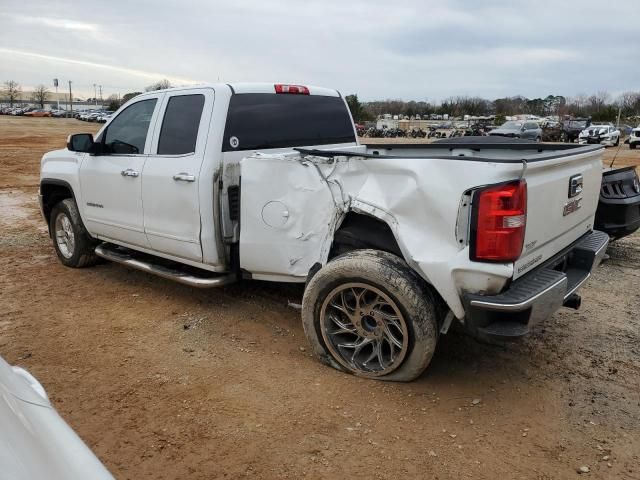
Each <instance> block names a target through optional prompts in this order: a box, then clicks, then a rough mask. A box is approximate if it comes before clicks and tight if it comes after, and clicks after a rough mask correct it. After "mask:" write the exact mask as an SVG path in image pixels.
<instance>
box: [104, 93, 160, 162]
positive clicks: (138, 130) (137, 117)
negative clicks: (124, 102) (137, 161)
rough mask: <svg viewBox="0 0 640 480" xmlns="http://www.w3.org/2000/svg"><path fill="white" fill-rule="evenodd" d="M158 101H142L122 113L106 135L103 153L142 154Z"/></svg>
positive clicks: (110, 125)
mask: <svg viewBox="0 0 640 480" xmlns="http://www.w3.org/2000/svg"><path fill="white" fill-rule="evenodd" d="M156 101H157V100H156V99H155V98H150V99H149V100H141V101H139V102H136V103H134V104H133V105H130V106H129V107H127V108H126V109H125V110H123V111H122V112H120V113H119V114H118V116H117V117H116V118H114V119H113V121H112V122H111V123H110V124H109V126H108V127H107V130H106V132H105V135H104V141H103V144H102V145H103V153H106V154H142V153H144V144H145V142H146V141H147V134H148V133H149V124H150V123H151V116H152V115H153V110H154V108H155V106H156Z"/></svg>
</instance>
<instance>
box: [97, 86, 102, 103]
mask: <svg viewBox="0 0 640 480" xmlns="http://www.w3.org/2000/svg"><path fill="white" fill-rule="evenodd" d="M98 88H100V105H102V104H103V101H102V85H98Z"/></svg>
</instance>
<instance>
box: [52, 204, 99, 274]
mask: <svg viewBox="0 0 640 480" xmlns="http://www.w3.org/2000/svg"><path fill="white" fill-rule="evenodd" d="M49 222H50V223H49V228H50V232H51V238H52V239H53V247H54V248H55V250H56V254H57V255H58V258H59V259H60V262H62V264H63V265H65V266H67V267H72V268H84V267H89V266H91V265H94V264H95V263H96V262H97V261H98V257H97V256H96V255H95V253H94V250H95V247H96V245H97V242H96V240H94V239H93V238H91V236H90V235H89V234H88V233H87V230H86V229H85V228H84V225H83V224H82V219H81V218H80V213H79V212H78V207H77V205H76V202H75V201H74V200H73V199H71V198H67V199H65V200H62V201H61V202H59V203H58V204H56V206H55V207H53V209H52V210H51V218H50V220H49Z"/></svg>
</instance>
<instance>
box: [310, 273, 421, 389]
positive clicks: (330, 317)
mask: <svg viewBox="0 0 640 480" xmlns="http://www.w3.org/2000/svg"><path fill="white" fill-rule="evenodd" d="M320 328H321V330H322V338H323V339H324V342H325V344H326V346H327V348H328V349H329V351H330V352H331V354H332V356H333V357H334V358H335V359H336V360H337V361H338V362H339V363H340V364H341V365H342V366H344V367H345V368H347V369H348V370H350V371H351V372H353V373H355V374H358V375H363V376H368V377H378V376H381V375H387V374H388V373H391V372H392V371H394V370H395V369H396V368H398V367H399V366H400V365H401V364H402V361H403V360H404V357H405V355H406V354H407V350H408V349H409V333H408V330H407V324H406V323H405V319H404V316H403V315H402V312H401V311H400V309H399V308H398V306H397V305H396V303H395V302H394V301H393V300H391V298H390V297H389V296H388V295H387V294H385V293H384V292H382V291H381V290H379V289H378V288H376V287H373V286H371V285H367V284H364V283H347V284H344V285H340V286H339V287H336V288H335V289H333V290H332V291H331V293H330V294H329V295H328V296H327V298H326V300H325V301H324V303H323V304H322V309H321V310H320Z"/></svg>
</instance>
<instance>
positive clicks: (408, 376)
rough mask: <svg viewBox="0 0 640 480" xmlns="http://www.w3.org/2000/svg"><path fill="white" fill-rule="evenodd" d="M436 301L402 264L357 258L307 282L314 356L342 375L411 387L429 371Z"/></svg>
mask: <svg viewBox="0 0 640 480" xmlns="http://www.w3.org/2000/svg"><path fill="white" fill-rule="evenodd" d="M440 306H441V303H440V302H439V298H438V297H437V294H435V293H434V292H433V291H432V290H431V288H430V287H429V286H428V285H427V284H426V283H425V282H424V280H423V279H422V278H420V277H419V276H418V275H417V274H416V273H415V272H414V271H413V270H412V269H411V268H409V266H408V265H407V264H406V263H405V262H404V261H403V260H402V259H400V258H399V257H397V256H395V255H393V254H391V253H387V252H382V251H379V250H356V251H353V252H349V253H346V254H344V255H341V256H339V257H336V258H335V259H333V260H331V261H330V262H329V263H328V264H327V265H326V266H325V267H323V268H321V269H320V270H319V271H318V272H317V273H316V274H315V275H314V276H313V277H312V279H311V280H310V281H309V284H308V285H307V288H306V290H305V293H304V297H303V300H302V323H303V326H304V331H305V334H306V336H307V339H308V340H309V343H310V344H311V346H312V348H313V351H314V353H315V354H316V355H317V357H318V358H319V359H320V361H322V362H323V363H325V364H327V365H330V366H332V367H333V368H336V369H338V370H340V371H343V372H347V373H351V374H354V375H357V376H361V377H367V378H375V379H379V380H390V381H402V382H407V381H411V380H414V379H415V378H416V377H418V376H419V375H420V374H421V373H422V372H423V371H424V369H425V368H427V366H428V365H429V362H430V361H431V358H432V356H433V353H434V352H435V348H436V344H437V341H438V335H439V329H438V327H439V321H438V320H439V318H440V316H441V308H440Z"/></svg>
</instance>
